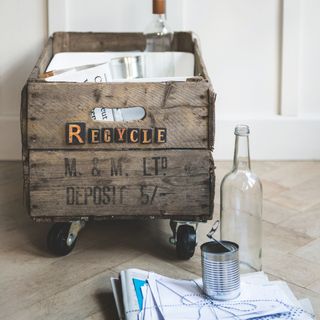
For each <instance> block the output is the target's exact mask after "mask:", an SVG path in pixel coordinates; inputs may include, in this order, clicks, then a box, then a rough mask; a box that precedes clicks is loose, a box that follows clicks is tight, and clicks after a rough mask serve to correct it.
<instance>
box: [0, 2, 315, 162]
mask: <svg viewBox="0 0 320 320" xmlns="http://www.w3.org/2000/svg"><path fill="white" fill-rule="evenodd" d="M48 1H49V6H48V7H49V8H48V9H49V33H50V34H51V33H52V32H54V31H143V29H144V27H145V26H146V24H147V23H148V21H149V20H150V18H151V2H152V1H151V0H117V1H116V2H114V1H111V0H90V1H87V0H48ZM4 2H5V4H3V2H2V3H1V4H0V12H3V10H2V7H3V6H8V7H9V8H8V9H7V10H9V11H10V13H8V16H7V17H6V18H5V21H1V20H0V26H2V28H1V31H0V33H1V32H4V31H3V30H5V28H6V30H7V29H8V25H10V24H12V25H13V33H12V32H11V36H7V41H6V43H8V44H9V45H10V46H13V47H14V48H16V49H12V50H13V52H14V53H13V54H12V55H11V53H10V52H6V53H5V58H6V59H7V63H5V64H4V63H3V62H2V60H3V59H1V61H0V65H1V67H2V66H4V65H6V69H7V70H9V71H7V72H9V74H11V75H12V76H13V75H15V73H14V70H15V68H16V70H17V66H18V67H19V63H18V61H19V59H20V60H21V61H22V60H25V61H27V63H26V64H24V66H25V67H24V68H25V69H23V70H22V71H21V72H20V73H19V76H16V77H18V78H19V79H15V81H14V83H15V85H14V86H10V87H7V89H5V90H2V89H1V100H0V103H1V113H0V123H1V126H2V127H0V139H1V137H3V132H5V131H4V130H3V128H4V127H3V121H2V122H1V119H4V117H13V118H15V117H16V114H17V113H18V102H19V99H20V97H19V96H18V95H16V93H17V92H19V91H20V87H19V86H20V85H21V86H22V83H23V80H25V79H26V78H27V74H28V73H29V71H30V70H31V66H32V64H33V62H34V61H35V59H36V57H37V55H38V53H39V50H40V47H41V46H42V43H43V38H44V33H45V20H46V15H45V12H44V10H45V5H44V1H41V0H39V1H36V0H32V1H31V0H28V1H22V0H20V1H18V0H11V1H9V0H5V1H4ZM167 3H168V20H169V24H170V25H171V26H172V28H173V29H175V30H193V31H195V32H196V33H197V34H198V35H199V37H200V40H201V44H202V51H203V55H204V58H205V62H206V64H207V67H208V71H209V74H210V76H211V78H212V81H213V84H214V88H215V90H216V92H217V93H218V99H217V106H216V107H217V108H216V114H217V121H216V126H217V130H216V144H215V157H216V158H217V159H226V158H231V156H232V152H233V127H234V125H235V124H236V123H239V122H244V123H248V124H249V125H250V126H251V127H252V130H251V131H252V135H251V153H252V157H253V158H256V159H320V143H319V142H318V136H319V135H320V90H319V89H320V88H319V85H320V60H319V56H320V42H319V40H318V39H319V32H320V19H318V17H319V16H320V1H318V0H260V1H257V0H242V1H239V0H199V1H194V0H167ZM17 5H20V6H24V11H25V12H26V11H28V12H29V11H30V13H29V14H28V16H29V18H30V21H32V22H31V26H30V27H27V25H26V24H25V23H24V22H21V21H23V18H22V16H21V15H22V14H20V13H19V12H21V10H20V11H19V10H18V13H16V10H15V6H17ZM31 7H33V8H31ZM30 14H31V16H30ZM25 16H26V15H25V14H24V17H25ZM10 20H13V22H10ZM3 26H5V28H4V27H3ZM19 28H20V29H22V30H23V31H22V33H23V34H24V35H25V39H24V40H23V45H22V46H19V45H18V44H17V39H19V37H20V34H19ZM17 47H19V50H20V51H19V50H17ZM1 54H2V53H1ZM14 54H16V55H18V56H17V58H16V57H14V58H13V56H14ZM31 62H32V63H31ZM27 69H28V70H27ZM2 74H3V72H2V68H1V69H0V76H1V78H0V81H1V82H2V83H3V80H2V79H3V76H2ZM13 77H14V76H13ZM1 88H2V86H1ZM12 88H14V89H12ZM18 89H19V90H18ZM10 90H11V91H10ZM10 92H11V93H10ZM4 100H5V101H4ZM13 101H14V102H13ZM6 119H7V118H6ZM6 123H7V122H6ZM16 129H17V128H15V130H16ZM8 145H9V144H8V143H5V144H4V143H1V145H0V158H1V157H2V158H3V157H9V155H11V156H12V157H16V155H17V154H18V151H19V149H18V148H17V142H14V143H13V144H12V145H11V146H8ZM8 150H9V151H10V152H11V153H10V152H9V151H8ZM4 151H5V152H4Z"/></svg>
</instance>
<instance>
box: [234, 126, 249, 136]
mask: <svg viewBox="0 0 320 320" xmlns="http://www.w3.org/2000/svg"><path fill="white" fill-rule="evenodd" d="M234 134H235V135H236V136H248V135H249V134H250V129H249V126H248V125H246V124H238V125H237V126H236V127H235V128H234Z"/></svg>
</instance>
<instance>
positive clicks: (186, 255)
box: [176, 224, 197, 260]
mask: <svg viewBox="0 0 320 320" xmlns="http://www.w3.org/2000/svg"><path fill="white" fill-rule="evenodd" d="M196 245H197V236H196V230H195V229H194V228H193V227H192V226H190V225H187V224H185V225H181V226H179V228H178V231H177V243H176V250H177V256H178V258H179V259H181V260H188V259H190V258H191V257H192V256H193V254H194V249H195V247H196Z"/></svg>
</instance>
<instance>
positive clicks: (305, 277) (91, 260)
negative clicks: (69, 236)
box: [0, 161, 320, 320]
mask: <svg viewBox="0 0 320 320" xmlns="http://www.w3.org/2000/svg"><path fill="white" fill-rule="evenodd" d="M216 165H217V170H216V175H217V188H216V189H217V190H216V204H215V217H218V211H219V210H218V209H219V204H218V202H219V190H218V189H219V188H218V186H219V185H220V181H221V178H222V177H223V176H224V174H226V173H227V171H228V170H229V169H230V167H231V163H230V162H217V163H216ZM253 170H254V171H255V172H256V173H257V174H258V175H259V176H260V177H261V179H262V182H263V187H264V217H263V220H264V221H263V240H264V245H263V269H264V271H265V272H266V273H268V274H269V275H270V277H271V278H272V279H284V280H286V281H287V282H288V283H289V286H290V287H291V289H292V290H293V291H294V293H295V294H296V295H297V296H298V297H307V298H310V300H311V301H312V303H313V307H314V309H315V311H316V313H317V315H318V316H320V162H312V161H310V162H309V161H308V162H254V163H253ZM0 217H1V220H0V319H6V320H9V319H24V320H25V319H32V320H37V319H92V320H93V319H116V311H115V306H114V301H113V297H112V293H111V286H110V282H109V278H110V276H116V275H117V274H118V272H119V271H120V270H122V269H125V268H129V267H138V268H143V269H147V270H153V271H155V272H159V273H162V274H165V275H168V276H174V277H179V278H194V277H198V276H199V275H200V274H201V266H200V255H199V247H198V248H197V250H196V254H195V256H194V257H193V258H192V259H191V260H189V261H178V260H176V256H175V251H174V248H173V247H171V246H170V245H169V243H168V237H169V235H171V233H170V229H169V226H168V221H148V222H146V221H113V222H101V223H91V224H88V225H87V227H86V228H85V229H84V230H83V231H81V233H80V237H79V240H78V242H77V245H76V248H75V249H74V250H73V251H72V253H71V254H70V255H69V256H66V257H62V258H56V257H52V256H51V255H50V254H49V253H48V252H47V250H46V235H47V232H48V229H49V227H50V225H49V224H44V223H34V222H32V221H31V220H30V219H29V218H28V215H27V213H26V210H25V209H24V207H23V204H22V167H21V163H20V162H0ZM210 226H211V222H208V223H207V224H202V225H201V226H200V227H199V229H198V242H199V243H202V242H204V241H206V236H205V235H206V233H207V232H208V230H209V229H210Z"/></svg>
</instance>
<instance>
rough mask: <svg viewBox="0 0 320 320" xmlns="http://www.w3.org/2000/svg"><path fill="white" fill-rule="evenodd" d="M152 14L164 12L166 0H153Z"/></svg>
mask: <svg viewBox="0 0 320 320" xmlns="http://www.w3.org/2000/svg"><path fill="white" fill-rule="evenodd" d="M152 7H153V9H152V12H153V14H165V13H166V0H153V6H152Z"/></svg>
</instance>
